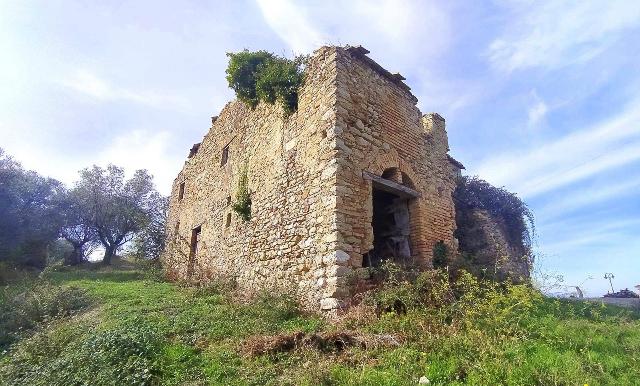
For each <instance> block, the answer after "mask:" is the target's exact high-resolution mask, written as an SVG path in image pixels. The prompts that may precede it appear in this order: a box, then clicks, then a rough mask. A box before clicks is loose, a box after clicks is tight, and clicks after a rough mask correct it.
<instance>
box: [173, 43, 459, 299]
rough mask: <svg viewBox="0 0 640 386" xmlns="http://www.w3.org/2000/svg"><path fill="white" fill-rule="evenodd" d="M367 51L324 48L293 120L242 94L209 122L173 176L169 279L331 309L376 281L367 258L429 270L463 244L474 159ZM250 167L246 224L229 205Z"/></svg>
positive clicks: (440, 120) (371, 261) (374, 262)
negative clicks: (464, 178) (230, 285)
mask: <svg viewBox="0 0 640 386" xmlns="http://www.w3.org/2000/svg"><path fill="white" fill-rule="evenodd" d="M367 53H368V51H367V50H366V49H364V48H362V47H348V46H347V47H334V46H331V47H329V46H325V47H321V48H320V49H318V50H316V51H315V52H314V54H313V56H312V57H311V59H310V61H309V63H308V65H307V66H306V68H305V74H306V78H305V83H304V86H303V87H302V88H301V89H300V92H299V100H298V110H297V112H295V113H293V114H292V115H291V116H288V117H287V116H285V114H284V112H283V111H282V108H281V107H280V106H279V105H277V104H276V105H269V104H264V103H260V104H259V105H258V106H257V107H256V108H255V109H251V108H250V107H248V106H246V105H245V104H243V103H242V102H240V101H237V100H236V101H232V102H229V103H228V104H227V105H226V106H225V107H224V109H223V110H222V112H220V114H219V116H218V117H217V118H215V117H214V119H212V126H211V128H210V129H209V131H208V132H207V134H206V135H205V136H204V138H203V139H202V142H201V143H199V144H196V145H194V147H193V148H192V149H191V151H190V152H189V156H188V158H187V160H186V162H185V164H184V167H183V168H182V171H181V172H180V173H179V174H178V176H177V177H176V179H175V181H174V183H173V189H172V193H171V199H170V208H169V217H168V222H167V236H168V237H167V246H166V248H165V251H164V253H163V256H162V259H163V263H164V266H165V269H166V271H167V274H168V275H169V276H170V277H172V278H175V279H179V280H188V281H196V282H206V281H210V280H233V281H235V282H236V283H237V284H238V286H239V287H240V288H241V289H245V290H247V291H258V290H270V291H277V292H278V293H282V292H287V293H290V294H292V295H294V296H296V297H297V298H298V299H299V300H300V301H301V302H302V303H303V304H305V306H306V307H308V308H309V309H315V310H317V309H321V310H327V311H330V310H335V309H338V308H341V307H343V306H345V305H347V304H348V303H349V299H351V297H352V296H353V294H354V292H355V291H356V288H360V287H361V286H360V285H359V283H360V282H366V281H367V280H369V277H368V272H369V270H368V267H375V266H378V265H379V264H381V263H382V262H383V261H384V260H386V259H389V258H392V259H396V260H398V261H399V262H401V263H407V262H410V263H412V264H414V265H417V266H420V267H424V268H429V267H431V266H432V259H433V247H434V245H435V244H436V243H438V242H439V241H442V242H444V243H445V244H446V245H447V246H449V247H450V248H451V250H457V247H458V243H457V240H456V239H455V237H454V231H455V228H456V223H455V208H454V203H453V200H452V193H453V190H454V189H455V185H456V178H457V176H459V175H460V169H461V168H462V167H463V166H462V165H461V164H460V163H459V162H457V161H455V160H454V159H453V158H452V157H450V156H449V155H448V151H449V146H448V141H447V133H446V131H445V120H444V119H443V118H442V117H441V116H440V115H438V114H437V113H430V114H425V115H423V114H422V113H421V112H420V110H419V109H418V108H417V107H416V103H417V99H416V97H415V96H413V94H411V92H410V89H409V87H408V86H407V85H406V84H405V83H404V82H403V80H404V78H403V77H402V76H401V75H400V74H391V73H389V72H388V71H387V70H385V69H384V68H382V67H381V66H380V65H379V64H377V63H376V62H374V61H373V60H372V59H370V58H369V57H368V56H367ZM244 170H246V172H247V176H248V190H249V192H250V197H251V219H250V220H249V221H243V219H242V218H241V217H240V216H238V215H237V214H236V213H235V212H234V211H233V209H232V206H233V202H234V201H235V194H236V190H237V188H238V180H239V178H240V177H241V175H242V174H243V171H244ZM360 284H362V283H360Z"/></svg>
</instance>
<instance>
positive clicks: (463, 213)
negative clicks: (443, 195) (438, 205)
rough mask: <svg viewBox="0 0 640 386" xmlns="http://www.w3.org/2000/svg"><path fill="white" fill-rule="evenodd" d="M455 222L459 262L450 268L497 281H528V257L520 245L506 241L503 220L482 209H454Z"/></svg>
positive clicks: (507, 238)
mask: <svg viewBox="0 0 640 386" xmlns="http://www.w3.org/2000/svg"><path fill="white" fill-rule="evenodd" d="M456 220H457V230H456V236H457V237H458V240H459V241H460V252H462V255H460V256H459V257H458V258H459V259H462V261H456V262H454V265H456V266H457V265H460V266H461V267H462V268H465V269H467V270H469V271H471V272H472V273H474V274H476V275H479V276H488V277H492V278H494V279H497V280H505V279H511V280H513V281H515V282H523V281H527V280H528V279H529V277H530V256H529V254H530V253H529V251H528V249H527V248H526V247H525V246H524V245H523V244H522V242H519V243H517V242H516V243H514V242H512V241H510V240H509V237H508V233H507V225H506V224H505V222H504V220H503V219H501V218H496V217H495V216H492V215H491V214H490V213H489V212H488V211H486V210H483V209H478V208H458V211H457V213H456ZM465 259H466V260H469V259H470V261H465Z"/></svg>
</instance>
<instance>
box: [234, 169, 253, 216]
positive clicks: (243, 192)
mask: <svg viewBox="0 0 640 386" xmlns="http://www.w3.org/2000/svg"><path fill="white" fill-rule="evenodd" d="M232 208H233V210H234V211H235V212H236V213H238V216H240V218H242V220H244V221H249V220H250V219H251V195H250V194H249V178H248V167H247V166H246V165H245V166H244V168H243V169H242V172H241V173H240V178H239V179H238V190H237V191H236V200H235V202H234V203H233V206H232Z"/></svg>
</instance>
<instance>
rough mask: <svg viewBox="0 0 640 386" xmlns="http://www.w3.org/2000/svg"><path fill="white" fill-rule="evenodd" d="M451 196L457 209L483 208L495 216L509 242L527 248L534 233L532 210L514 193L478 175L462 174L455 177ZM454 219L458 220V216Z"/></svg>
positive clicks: (460, 211)
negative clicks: (455, 183) (456, 181)
mask: <svg viewBox="0 0 640 386" xmlns="http://www.w3.org/2000/svg"><path fill="white" fill-rule="evenodd" d="M453 200H454V203H455V206H456V212H457V213H464V212H465V211H468V210H469V209H483V210H486V211H487V212H489V214H491V215H492V216H493V217H494V218H498V219H501V220H502V221H504V222H505V225H506V227H505V229H506V231H507V236H508V238H509V240H508V241H509V243H510V244H511V245H521V246H522V247H523V248H524V249H526V250H527V251H528V249H529V247H530V246H531V240H532V238H533V236H534V233H535V223H534V219H533V214H532V213H531V211H530V210H529V208H528V207H527V205H526V204H525V203H524V202H523V201H522V200H521V199H520V198H519V197H518V196H516V195H515V194H514V193H511V192H509V191H507V190H506V189H504V188H497V187H495V186H493V185H491V184H489V183H488V182H486V181H484V180H482V179H480V178H478V177H468V176H464V177H462V178H460V179H458V183H457V186H456V189H455V191H454V193H453ZM456 220H458V221H459V220H460V216H457V217H456ZM462 225H464V224H462ZM458 227H459V228H460V227H461V224H458Z"/></svg>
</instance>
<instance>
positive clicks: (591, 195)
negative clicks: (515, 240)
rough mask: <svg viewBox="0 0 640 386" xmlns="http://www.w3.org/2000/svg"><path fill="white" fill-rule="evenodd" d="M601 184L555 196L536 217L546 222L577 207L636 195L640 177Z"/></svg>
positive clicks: (537, 212) (538, 211) (639, 185)
mask: <svg viewBox="0 0 640 386" xmlns="http://www.w3.org/2000/svg"><path fill="white" fill-rule="evenodd" d="M600 185H602V184H600ZM600 185H598V186H591V187H589V188H582V189H576V190H574V191H571V192H569V193H567V194H564V195H562V196H561V197H556V198H554V200H553V201H551V202H550V203H549V204H547V205H545V206H543V207H541V208H539V209H538V210H537V211H536V218H537V219H538V221H543V222H544V221H548V220H551V219H554V218H559V217H562V216H563V215H566V214H567V213H569V212H571V211H574V210H576V209H581V208H585V207H588V206H590V205H594V204H598V203H603V202H608V201H610V200H613V199H619V198H621V197H625V196H629V195H635V194H637V192H638V190H639V189H640V178H632V179H631V180H624V181H619V182H617V183H615V182H614V183H613V184H611V185H606V186H604V187H603V186H600Z"/></svg>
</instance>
